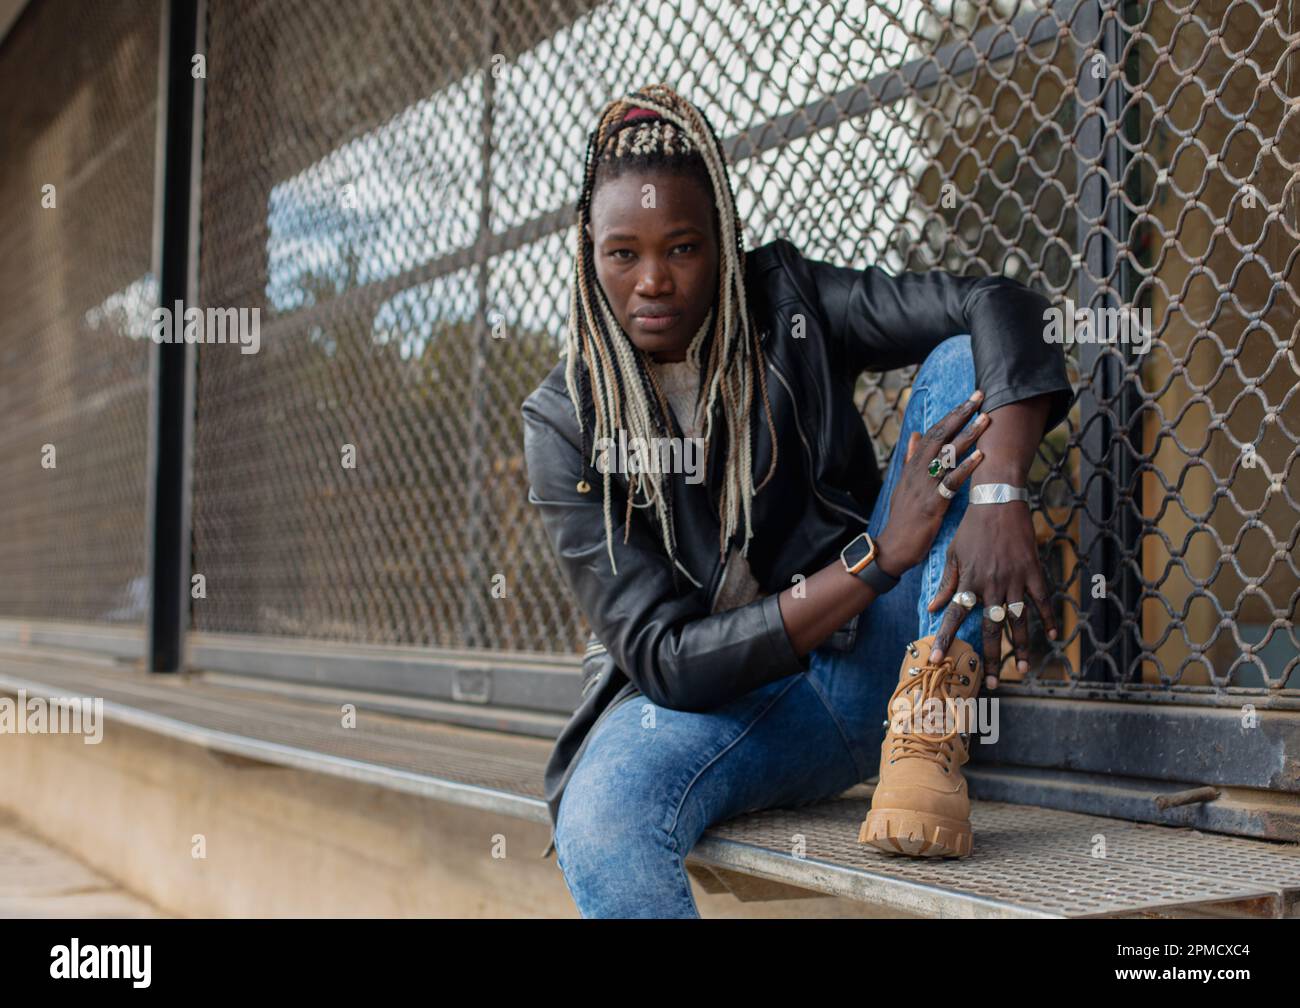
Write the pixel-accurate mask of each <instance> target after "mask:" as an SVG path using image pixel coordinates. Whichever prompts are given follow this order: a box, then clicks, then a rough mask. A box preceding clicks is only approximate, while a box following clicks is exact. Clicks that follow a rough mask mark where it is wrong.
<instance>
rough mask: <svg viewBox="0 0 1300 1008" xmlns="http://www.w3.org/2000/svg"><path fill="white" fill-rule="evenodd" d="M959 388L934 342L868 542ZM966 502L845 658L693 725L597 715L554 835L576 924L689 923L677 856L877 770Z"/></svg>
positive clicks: (875, 609)
mask: <svg viewBox="0 0 1300 1008" xmlns="http://www.w3.org/2000/svg"><path fill="white" fill-rule="evenodd" d="M974 390H975V366H974V362H973V360H972V358H971V351H970V337H969V336H968V335H961V336H954V337H952V338H951V339H949V340H946V341H944V342H943V343H942V344H940V345H939V346H938V347H936V348H935V350H934V351H933V352H932V353H931V354H930V356H929V357H927V358H926V360H925V362H924V363H923V364H922V365H921V367H920V368H919V369H918V371H917V374H916V379H915V381H914V383H913V386H912V395H911V399H910V400H909V402H908V404H907V409H906V411H905V414H904V418H903V424H902V431H901V433H900V435H899V439H898V448H897V449H896V450H895V452H894V455H893V458H892V459H891V460H890V464H889V469H888V472H887V474H886V477H885V480H884V485H883V488H882V489H881V492H880V497H879V499H878V500H877V501H876V505H875V508H874V510H873V511H872V514H871V520H870V523H869V524H868V526H867V529H868V531H869V532H871V533H872V534H873V535H874V534H876V533H878V532H880V530H881V529H883V528H884V527H885V523H886V521H887V520H888V518H889V500H890V497H891V496H892V495H893V492H894V487H895V485H896V484H897V482H898V478H899V474H900V471H901V468H902V462H903V454H904V452H905V451H906V447H907V441H908V436H909V435H910V434H911V433H912V431H920V432H922V433H924V431H925V430H927V429H928V428H929V427H930V426H932V425H933V424H934V423H935V422H936V421H937V420H938V419H939V418H940V417H942V416H943V415H944V414H946V413H947V412H949V411H950V410H951V409H952V408H953V407H954V406H956V405H957V404H958V403H960V402H961V401H962V400H964V399H966V398H967V397H968V396H969V395H970V394H971V393H972V392H973V391H974ZM968 482H969V481H968ZM968 498H969V493H968V491H967V484H963V486H962V489H961V490H960V491H959V492H958V494H957V496H956V497H954V498H953V500H952V501H951V502H950V504H949V508H948V513H947V515H946V516H945V518H944V521H943V524H942V527H941V528H940V530H939V534H938V537H937V538H936V539H935V542H934V545H933V546H932V547H931V549H930V553H929V555H928V557H927V558H926V560H925V561H924V562H923V563H921V564H919V565H917V566H916V567H913V568H912V569H911V570H909V571H908V572H907V573H906V574H904V575H903V578H902V580H901V581H900V582H899V584H898V585H897V586H896V587H895V588H894V589H893V590H892V591H890V592H887V593H886V594H885V595H883V596H881V597H880V598H879V599H878V600H877V601H876V602H875V603H874V604H873V605H871V606H870V607H869V608H868V609H867V610H865V611H864V613H863V614H862V617H861V618H860V619H859V621H858V633H857V637H856V639H855V641H854V645H853V647H852V649H850V650H848V651H839V652H837V651H829V650H826V649H823V648H817V649H816V650H814V651H813V652H812V655H811V661H810V667H809V669H808V671H807V672H801V673H798V674H796V675H791V676H786V677H785V678H784V679H779V680H777V681H776V682H772V683H768V684H767V685H766V686H763V687H760V688H759V689H756V690H753V691H752V692H750V693H747V694H745V695H744V696H742V697H740V698H738V699H736V700H733V701H731V702H730V703H728V704H725V705H724V706H722V707H719V708H716V709H714V710H711V711H708V712H706V713H697V712H691V711H679V710H671V709H669V708H666V707H660V706H658V705H657V704H653V703H651V702H650V701H649V700H647V699H646V697H644V696H641V695H636V696H632V697H629V698H628V699H627V700H625V701H624V702H622V703H620V704H619V705H618V706H617V707H616V708H615V709H614V710H612V711H610V712H608V714H607V715H606V716H605V718H604V719H603V720H602V721H601V722H600V724H599V725H597V727H596V729H595V731H594V732H593V733H592V736H591V738H590V739H589V740H588V743H587V748H586V750H585V751H584V752H583V754H582V756H581V759H580V761H579V763H578V766H577V767H576V768H575V769H574V771H573V775H572V776H571V777H570V779H569V783H568V786H567V787H566V788H565V791H564V796H563V799H562V800H561V803H560V808H559V812H558V815H557V821H556V828H555V853H556V861H557V863H558V864H559V866H560V870H561V871H562V872H563V874H564V879H565V884H566V885H567V886H568V888H569V892H570V894H571V895H572V896H573V899H574V902H575V903H576V904H577V906H578V910H579V912H580V913H581V914H582V916H583V917H699V910H698V908H697V907H696V905H695V899H694V897H693V896H692V895H691V887H690V882H689V881H688V878H687V875H686V870H685V859H686V856H687V855H688V854H689V852H690V850H691V848H692V847H693V846H694V845H695V842H696V841H697V840H698V839H699V838H700V836H702V835H703V833H704V831H705V830H706V829H708V828H709V827H710V826H712V825H715V824H717V823H721V822H724V821H725V820H727V819H731V818H733V817H735V816H738V815H741V814H742V813H745V812H752V811H757V810H759V809H766V808H788V807H792V806H797V805H804V804H809V803H812V802H815V801H821V800H824V799H826V798H831V797H834V796H835V795H837V794H839V793H840V792H842V791H844V790H845V789H846V788H849V787H852V786H853V785H854V784H856V783H858V782H859V781H862V780H865V779H866V778H867V777H870V776H872V775H873V774H875V773H876V772H877V771H878V770H879V765H880V746H881V744H882V743H883V741H884V737H885V724H884V722H885V720H886V716H887V711H886V706H887V704H888V702H889V697H890V696H891V695H892V694H893V691H894V687H895V686H896V685H897V684H898V671H899V667H900V666H901V665H902V660H903V654H904V648H905V646H906V645H907V644H908V643H909V642H910V641H913V640H916V639H917V638H919V637H923V636H927V635H929V634H932V633H935V632H936V631H937V630H938V629H939V622H940V620H941V619H942V616H943V612H942V611H940V612H938V613H934V614H931V613H929V612H927V611H926V606H927V604H928V603H929V601H930V599H931V598H933V597H934V593H935V592H936V591H937V590H938V587H939V580H940V577H941V575H942V573H943V566H944V558H945V556H946V555H947V551H948V544H949V543H950V542H951V541H952V538H953V535H954V533H955V532H956V530H957V524H958V522H960V521H961V517H962V515H963V514H964V512H965V510H966V504H967V500H968ZM980 618H981V610H980V609H979V608H978V607H977V608H976V609H974V610H972V612H971V613H970V615H969V616H968V617H967V619H966V620H965V621H963V623H962V626H961V629H960V630H959V631H958V636H959V637H960V638H961V639H962V640H965V641H966V642H967V643H968V644H970V645H971V646H972V647H974V648H975V649H976V652H977V653H978V652H979V650H980V636H979V634H980Z"/></svg>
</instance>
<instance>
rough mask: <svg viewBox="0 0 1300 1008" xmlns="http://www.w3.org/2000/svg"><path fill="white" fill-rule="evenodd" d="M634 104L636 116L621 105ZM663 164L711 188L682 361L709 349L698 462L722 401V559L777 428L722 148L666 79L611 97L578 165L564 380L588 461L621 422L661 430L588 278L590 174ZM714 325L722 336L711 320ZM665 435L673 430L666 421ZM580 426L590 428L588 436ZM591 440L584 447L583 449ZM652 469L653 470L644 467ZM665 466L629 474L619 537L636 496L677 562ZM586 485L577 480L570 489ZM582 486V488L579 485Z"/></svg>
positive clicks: (644, 380) (748, 517)
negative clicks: (713, 276) (708, 263)
mask: <svg viewBox="0 0 1300 1008" xmlns="http://www.w3.org/2000/svg"><path fill="white" fill-rule="evenodd" d="M633 110H637V113H638V114H637V116H635V117H628V113H629V112H631V111H633ZM632 170H640V171H653V170H664V171H669V172H674V173H677V174H685V175H694V176H695V177H697V178H699V179H700V180H701V181H702V182H704V183H707V188H708V190H709V191H710V192H712V194H713V206H714V212H715V223H716V224H717V228H718V237H719V274H720V275H719V282H718V296H717V299H716V300H715V302H714V304H713V306H712V307H711V308H710V309H709V312H708V315H707V317H706V318H705V320H704V324H703V325H702V326H701V328H700V330H699V332H697V333H696V334H695V336H694V338H693V339H692V340H691V343H690V345H689V347H688V348H687V359H688V360H689V361H690V362H691V364H692V366H693V367H694V368H695V369H697V370H699V369H700V355H701V353H702V352H703V349H704V347H705V345H708V347H709V355H708V361H707V365H706V366H705V367H704V368H703V371H702V375H701V384H700V391H699V394H698V395H697V402H696V405H697V408H698V405H699V396H701V395H704V394H705V392H706V391H707V402H706V405H705V411H706V420H705V428H704V440H705V459H704V461H703V463H702V464H703V465H704V467H705V471H706V472H707V471H708V446H709V445H710V444H711V441H710V438H711V434H712V430H713V421H714V417H715V414H716V413H717V410H718V407H719V404H720V408H721V411H722V419H723V421H724V422H725V423H726V435H727V442H726V443H727V448H726V461H725V465H724V469H723V472H724V475H723V482H722V487H721V491H720V502H719V508H718V511H719V516H720V518H721V527H720V529H719V544H718V546H719V554H720V555H721V556H722V557H724V559H725V554H726V549H727V543H728V542H729V541H730V540H731V539H732V538H733V536H734V535H735V533H736V529H737V528H738V526H739V523H740V520H741V518H742V517H743V519H744V522H745V538H744V541H743V543H742V545H741V553H742V555H745V556H747V555H748V552H749V540H750V539H751V538H752V537H753V527H752V522H753V516H752V500H753V495H754V494H755V493H757V492H758V491H759V490H761V489H762V488H763V487H764V486H766V485H767V482H768V480H770V479H771V478H772V474H773V472H775V470H776V461H777V460H776V428H775V424H774V423H773V421H772V406H771V403H770V401H769V400H768V395H767V375H766V371H767V363H766V360H765V358H764V355H763V350H762V347H761V345H760V342H759V333H758V331H757V330H756V328H755V327H754V325H753V324H752V322H751V319H750V314H749V306H748V302H747V297H746V292H745V248H744V239H743V235H742V233H741V227H740V217H739V215H738V214H737V212H736V206H735V197H734V195H733V193H732V189H731V180H730V179H729V177H728V175H727V166H726V160H725V157H724V155H723V151H722V145H721V144H720V143H719V142H718V138H717V135H716V134H715V133H714V131H713V127H712V126H711V125H710V124H709V122H708V120H707V119H705V117H704V115H703V113H701V112H700V110H699V109H697V108H696V107H695V106H694V105H693V104H691V103H690V102H689V101H687V100H686V99H685V98H683V97H682V96H681V95H679V94H677V92H675V91H674V90H673V89H672V88H670V87H668V86H667V85H664V84H652V85H649V86H647V87H645V88H642V89H641V90H639V91H635V92H633V93H631V94H628V95H625V96H623V97H622V98H618V99H615V100H614V101H611V102H609V103H608V104H607V105H606V106H605V107H604V109H603V110H602V112H601V115H600V119H599V121H598V123H597V126H596V128H595V129H594V130H592V132H591V134H590V135H589V137H588V141H587V156H586V170H585V173H584V177H583V185H582V195H581V197H580V198H579V200H578V222H577V223H578V227H577V239H576V250H575V256H574V280H573V285H572V289H571V296H570V303H569V325H568V339H567V341H566V346H565V351H564V352H565V353H566V354H567V361H566V364H565V372H564V379H565V383H566V385H567V386H568V390H569V397H570V399H571V400H572V402H573V404H574V409H575V411H576V412H577V415H578V427H579V431H580V432H581V437H582V449H581V450H582V457H583V459H584V463H585V464H586V465H592V466H593V467H594V456H595V447H596V445H597V444H598V443H600V439H602V438H612V437H614V432H615V431H617V430H619V429H623V430H624V431H626V434H627V437H628V438H629V439H631V438H636V437H642V438H646V439H647V440H646V442H645V443H646V444H652V443H654V442H652V441H650V440H648V439H650V438H653V437H663V436H665V431H666V430H667V429H668V427H669V426H670V425H672V421H671V419H670V418H671V416H672V414H671V411H670V410H669V408H668V403H667V400H666V399H665V397H664V393H663V390H662V389H661V388H660V386H659V382H658V379H657V378H656V376H655V372H654V368H653V367H651V366H650V364H651V358H650V355H649V354H648V353H646V352H645V351H644V350H641V349H640V348H639V347H637V346H636V345H635V344H634V343H633V342H632V341H631V339H630V338H629V337H628V335H627V333H626V332H625V331H624V330H623V328H622V326H620V325H619V323H618V320H617V318H615V316H614V314H613V312H612V311H611V310H610V307H609V303H608V300H607V299H606V297H605V296H604V292H603V290H602V289H601V287H600V284H599V282H598V280H597V276H596V267H595V261H594V257H593V254H592V245H591V239H590V238H588V237H587V226H588V224H589V223H590V220H591V201H592V196H593V193H594V190H595V187H596V183H597V181H598V177H597V176H598V174H599V181H605V180H607V179H610V178H613V177H616V176H617V175H618V174H622V173H624V172H626V171H632ZM719 326H720V327H721V334H720V338H719V333H718V327H719ZM756 378H757V382H758V386H759V388H760V390H761V393H762V398H763V405H764V407H765V410H766V415H767V425H768V430H769V431H770V432H771V435H772V462H771V465H770V466H769V468H768V472H767V475H766V476H764V478H763V481H762V483H760V484H759V485H758V486H757V487H755V486H754V481H753V445H752V444H751V440H750V437H749V419H750V411H751V409H752V407H753V400H754V383H755V379H756ZM588 385H589V387H590V393H591V400H592V404H593V406H594V409H595V431H594V432H589V431H588V430H587V429H586V427H585V425H584V424H583V415H582V414H583V410H582V404H583V401H584V395H583V392H584V390H585V389H586V388H587V386H588ZM674 432H676V428H675V427H674ZM589 434H594V436H592V437H590V438H589ZM589 440H590V443H591V446H592V447H591V450H590V451H589V450H588V447H587V445H588V442H589ZM611 468H612V467H609V466H607V467H606V471H605V473H604V518H605V541H606V547H607V549H608V551H609V562H610V566H611V568H612V569H613V570H614V572H615V573H617V572H618V567H617V565H616V564H615V562H614V544H613V533H612V522H611V516H610V470H611ZM643 468H648V469H653V468H655V467H643ZM662 476H663V473H661V472H645V471H643V472H633V473H629V474H628V496H627V510H626V513H625V515H624V523H625V524H624V532H623V541H624V542H625V543H626V542H627V537H628V532H629V530H630V526H631V521H632V507H633V499H634V497H635V496H636V495H637V494H638V493H640V494H641V495H642V496H643V497H644V498H645V501H644V503H642V504H639V505H637V506H638V507H648V506H650V505H651V504H653V505H654V507H655V512H656V516H657V518H658V522H659V527H660V531H661V534H662V537H663V542H664V547H665V549H666V550H667V553H668V557H669V559H670V561H671V562H672V563H673V566H674V576H675V568H676V559H677V548H676V534H675V531H674V527H673V515H672V505H671V499H670V495H669V494H667V493H665V492H664V487H663V482H662ZM584 487H586V488H588V489H589V488H590V487H589V484H587V482H586V480H585V478H584V479H583V480H581V481H580V482H579V484H578V488H579V490H583V488H584ZM584 492H585V491H584Z"/></svg>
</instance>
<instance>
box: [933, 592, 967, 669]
mask: <svg viewBox="0 0 1300 1008" xmlns="http://www.w3.org/2000/svg"><path fill="white" fill-rule="evenodd" d="M968 615H970V610H969V609H967V608H966V607H965V606H964V605H962V604H961V603H960V602H953V603H952V604H951V605H950V606H948V608H947V609H945V610H944V613H943V622H942V623H940V624H939V632H938V633H936V634H935V635H934V648H933V650H931V652H930V662H931V663H934V662H938V661H942V660H943V656H944V655H945V654H947V653H948V646H949V645H950V644H951V643H952V639H953V638H954V637H956V636H957V631H958V630H959V629H961V625H962V622H963V621H964V620H965V619H966V617H967V616H968Z"/></svg>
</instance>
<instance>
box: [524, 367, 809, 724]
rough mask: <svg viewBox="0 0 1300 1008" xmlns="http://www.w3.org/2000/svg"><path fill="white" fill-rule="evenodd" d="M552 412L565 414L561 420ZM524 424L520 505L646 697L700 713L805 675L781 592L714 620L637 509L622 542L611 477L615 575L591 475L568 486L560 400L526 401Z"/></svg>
mask: <svg viewBox="0 0 1300 1008" xmlns="http://www.w3.org/2000/svg"><path fill="white" fill-rule="evenodd" d="M557 411H567V414H568V422H564V421H563V420H559V419H557V418H556V414H557ZM523 418H524V458H525V462H526V464H527V467H528V479H529V488H528V500H529V502H530V503H531V504H533V505H535V506H536V507H537V508H538V509H539V510H540V512H541V517H542V524H543V526H544V528H545V530H546V535H547V538H548V539H549V541H550V544H551V549H552V552H553V553H554V555H555V559H556V561H557V563H558V565H559V568H560V571H561V573H562V575H563V577H564V580H565V582H566V583H567V584H568V586H569V589H570V590H571V591H572V593H573V596H574V598H575V600H576V601H577V603H578V606H579V608H580V609H581V610H582V612H583V614H584V615H585V616H586V617H587V620H588V622H589V623H590V624H591V629H592V630H593V631H594V632H595V634H596V636H597V638H599V640H600V641H601V642H602V643H603V644H604V645H605V647H606V648H608V650H609V653H610V654H611V656H613V658H614V660H615V662H617V664H618V667H619V668H620V669H621V670H622V672H623V674H624V675H626V676H627V677H628V679H630V680H631V681H632V682H633V683H635V684H636V686H637V688H638V689H640V691H641V692H642V693H643V694H644V695H645V696H646V697H647V698H648V699H650V700H651V701H652V702H653V703H656V704H658V705H659V706H661V707H667V708H670V709H674V710H687V711H708V710H712V709H714V708H716V707H718V706H721V705H722V704H725V703H727V702H729V701H731V700H733V699H735V698H737V697H740V696H743V695H744V694H746V693H748V692H750V691H751V690H754V689H757V688H758V687H760V686H763V685H766V684H767V683H769V682H773V681H775V680H777V679H782V678H784V677H786V676H789V675H793V674H795V673H797V672H803V671H806V670H807V669H808V668H809V665H810V656H809V655H804V656H799V655H797V654H796V653H795V651H794V648H793V647H792V645H791V643H790V638H789V636H788V635H787V634H786V630H785V624H784V623H783V622H782V620H781V612H780V609H779V608H778V601H777V600H778V598H779V595H777V594H773V595H767V596H765V597H763V598H760V599H757V600H755V601H753V602H751V603H749V604H748V605H744V606H740V607H739V608H736V609H730V610H726V611H723V612H720V613H711V612H710V611H709V608H708V600H706V599H705V598H704V594H705V593H704V592H703V591H699V590H696V589H690V590H689V591H688V592H687V593H686V594H680V593H679V589H678V588H677V586H676V584H675V579H674V577H673V571H672V567H671V566H670V563H669V560H668V555H667V552H666V551H665V549H664V546H663V542H662V540H661V538H660V536H659V533H658V530H657V529H651V528H650V526H649V523H648V520H647V518H646V517H645V516H644V515H643V514H642V513H641V511H640V510H638V509H633V516H632V529H631V531H630V533H629V535H628V541H627V543H626V544H624V542H623V526H624V524H625V523H624V521H623V515H624V511H625V508H626V500H627V498H626V496H625V494H624V492H623V487H622V484H620V483H619V482H618V480H617V479H611V481H610V500H611V516H610V517H611V524H612V535H613V551H614V558H615V561H616V563H617V565H618V573H617V574H614V573H613V572H612V571H611V569H610V563H609V554H608V552H607V546H606V538H605V524H604V517H603V515H604V497H603V486H602V483H601V482H600V481H599V479H594V480H591V490H590V492H588V493H586V494H581V493H579V492H578V491H577V489H576V485H577V483H578V480H579V479H580V478H581V476H582V472H583V467H582V465H581V458H580V455H581V450H580V448H579V446H578V428H577V420H576V418H575V417H574V416H573V407H572V406H571V405H570V400H569V398H568V396H562V395H560V394H559V393H558V392H556V391H555V390H554V389H550V388H546V387H545V386H543V387H541V388H539V389H538V390H537V391H535V392H534V393H533V394H532V395H530V396H529V397H528V399H527V400H525V401H524V404H523ZM562 430H563V433H562V432H561V431H562ZM688 588H689V586H688Z"/></svg>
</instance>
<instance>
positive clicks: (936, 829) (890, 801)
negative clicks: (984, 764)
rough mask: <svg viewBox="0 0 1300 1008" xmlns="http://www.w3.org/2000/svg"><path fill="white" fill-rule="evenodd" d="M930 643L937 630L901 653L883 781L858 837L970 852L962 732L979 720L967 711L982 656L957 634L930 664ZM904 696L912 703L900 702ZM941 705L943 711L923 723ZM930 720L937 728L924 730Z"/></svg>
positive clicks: (926, 853) (903, 849) (901, 847)
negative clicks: (938, 657)
mask: <svg viewBox="0 0 1300 1008" xmlns="http://www.w3.org/2000/svg"><path fill="white" fill-rule="evenodd" d="M933 647H934V637H933V636H929V637H922V638H921V639H920V640H918V641H915V642H914V643H912V644H909V645H908V646H907V653H906V654H905V655H904V656H903V667H902V669H901V670H900V671H899V675H898V686H897V687H896V688H895V689H894V694H893V696H891V697H890V698H889V708H888V711H889V721H887V722H886V723H887V724H888V725H889V730H888V732H887V733H886V734H885V741H884V742H883V743H882V744H881V746H880V782H879V783H878V784H877V785H876V791H875V794H873V795H872V796H871V811H869V812H868V813H867V818H866V820H865V821H864V822H863V823H862V828H861V829H860V830H859V831H858V842H859V843H866V844H870V845H871V846H872V847H876V848H878V849H879V850H882V851H885V852H887V853H890V854H911V855H915V856H917V857H965V856H966V855H968V854H969V853H970V852H971V828H970V797H969V796H968V795H967V793H966V778H965V777H963V776H962V772H961V767H962V765H963V764H965V762H966V761H967V759H968V758H969V756H970V752H969V743H968V742H967V740H966V739H964V738H962V736H961V734H960V732H965V733H966V734H969V733H970V731H971V730H972V726H973V724H974V723H975V722H974V718H973V717H970V718H968V717H966V715H967V714H970V713H973V712H972V711H970V710H969V705H968V704H966V703H965V701H966V700H973V699H974V697H975V696H976V694H978V693H979V688H980V678H981V676H980V672H981V669H980V665H981V662H980V659H979V656H978V655H976V654H975V652H974V650H972V648H971V646H970V645H969V644H967V643H966V642H965V641H962V640H957V639H955V638H954V639H953V642H952V644H951V645H950V646H949V648H948V652H947V654H946V655H945V656H944V659H943V661H941V662H940V663H939V664H938V665H931V664H930V663H929V658H930V650H931V649H932V648H933ZM900 697H903V698H905V700H906V702H907V704H908V706H905V707H901V710H900V706H899V705H901V703H902V702H901V701H900V700H899V698H900ZM931 698H935V699H933V700H932V699H931ZM927 701H929V705H928V707H927ZM936 706H937V712H938V715H939V717H938V718H937V719H935V720H933V721H932V722H931V724H923V723H921V722H922V720H923V718H924V716H925V713H926V711H927V709H935V708H936ZM913 712H915V713H913ZM914 718H915V720H914ZM936 722H937V723H936ZM930 727H935V728H939V729H940V730H939V731H938V732H937V733H934V732H923V731H921V728H930ZM896 729H901V730H896ZM959 730H960V731H959Z"/></svg>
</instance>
